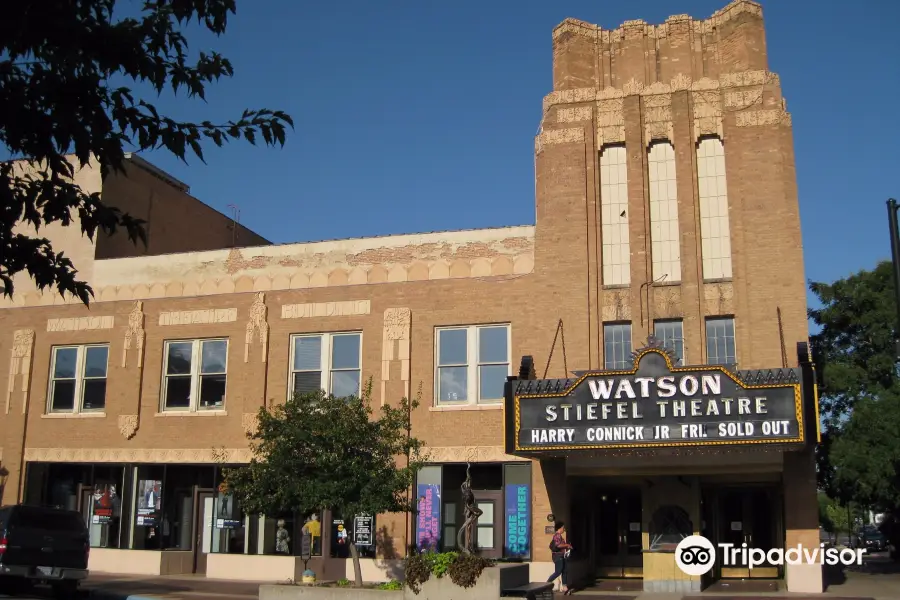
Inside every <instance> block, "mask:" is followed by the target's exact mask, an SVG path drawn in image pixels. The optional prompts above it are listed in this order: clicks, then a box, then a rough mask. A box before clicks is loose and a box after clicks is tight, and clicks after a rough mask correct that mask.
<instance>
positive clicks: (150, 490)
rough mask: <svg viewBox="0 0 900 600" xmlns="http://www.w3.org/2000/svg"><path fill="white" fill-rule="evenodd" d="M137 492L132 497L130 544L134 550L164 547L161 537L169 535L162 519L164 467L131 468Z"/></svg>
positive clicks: (168, 530) (167, 527)
mask: <svg viewBox="0 0 900 600" xmlns="http://www.w3.org/2000/svg"><path fill="white" fill-rule="evenodd" d="M135 472H136V473H135V479H136V480H137V491H136V495H135V498H134V505H135V511H134V523H133V524H134V528H133V530H132V540H131V547H132V548H134V549H135V550H159V549H161V548H164V547H167V545H168V544H167V542H165V541H164V540H163V538H168V537H169V536H170V534H171V530H170V524H169V523H167V522H166V521H165V520H164V518H163V513H162V511H163V491H164V489H163V479H164V477H165V466H163V465H144V466H140V467H135Z"/></svg>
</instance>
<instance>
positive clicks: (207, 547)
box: [193, 490, 216, 575]
mask: <svg viewBox="0 0 900 600" xmlns="http://www.w3.org/2000/svg"><path fill="white" fill-rule="evenodd" d="M196 498H197V502H196V506H197V520H196V522H195V524H194V531H196V532H197V535H196V539H195V540H194V544H193V549H194V573H196V574H198V575H206V558H207V556H208V555H209V553H210V552H212V539H213V526H214V525H215V519H216V510H215V504H216V496H215V493H214V492H213V491H212V490H197V494H196Z"/></svg>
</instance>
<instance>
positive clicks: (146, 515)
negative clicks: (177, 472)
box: [135, 479, 162, 527]
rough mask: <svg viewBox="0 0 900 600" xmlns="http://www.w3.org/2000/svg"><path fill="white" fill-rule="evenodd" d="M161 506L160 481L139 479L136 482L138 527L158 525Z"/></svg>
mask: <svg viewBox="0 0 900 600" xmlns="http://www.w3.org/2000/svg"><path fill="white" fill-rule="evenodd" d="M161 506H162V481H159V480H157V479H141V480H140V481H138V510H137V521H136V523H135V524H136V525H137V526H138V527H155V526H157V525H159V513H160V507H161Z"/></svg>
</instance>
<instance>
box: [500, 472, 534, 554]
mask: <svg viewBox="0 0 900 600" xmlns="http://www.w3.org/2000/svg"><path fill="white" fill-rule="evenodd" d="M528 488H529V486H528V485H527V484H522V483H518V484H507V485H506V552H505V553H504V555H505V556H506V557H508V558H528V557H529V555H530V554H531V552H530V550H531V548H530V544H529V540H530V538H531V535H530V534H531V514H530V513H531V510H530V503H529V500H530V497H529V496H530V493H529V489H528Z"/></svg>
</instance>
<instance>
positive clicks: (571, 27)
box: [553, 0, 762, 44]
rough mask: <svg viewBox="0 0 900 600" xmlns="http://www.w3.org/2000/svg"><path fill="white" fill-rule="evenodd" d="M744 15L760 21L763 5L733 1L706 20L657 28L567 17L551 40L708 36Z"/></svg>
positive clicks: (674, 19) (687, 19)
mask: <svg viewBox="0 0 900 600" xmlns="http://www.w3.org/2000/svg"><path fill="white" fill-rule="evenodd" d="M743 14H749V15H752V16H755V17H759V18H762V6H761V5H759V4H758V3H756V2H752V1H751V0H734V1H733V2H731V3H730V4H728V5H727V6H725V7H724V8H721V9H719V10H717V11H716V12H714V13H713V14H712V16H710V17H709V18H706V19H694V18H693V17H691V16H690V15H686V14H681V15H672V16H671V17H669V18H667V19H666V20H665V22H664V23H660V24H658V25H651V24H649V23H647V22H646V21H644V20H643V19H634V20H631V21H625V22H624V23H622V24H621V25H619V26H618V27H616V28H615V29H603V28H602V27H600V26H599V25H595V24H593V23H588V22H587V21H582V20H580V19H572V18H568V19H565V20H563V22H562V23H560V24H559V25H557V26H556V27H554V28H553V41H554V42H556V41H557V40H560V39H561V38H562V37H563V36H564V35H565V34H571V35H575V36H579V37H581V38H584V39H586V40H588V41H590V42H592V43H595V44H611V43H619V42H621V41H622V40H623V39H632V38H639V37H642V36H647V37H649V38H653V39H664V38H667V37H669V36H670V35H673V34H676V33H679V32H685V33H686V32H689V31H693V32H694V33H696V34H701V35H702V34H706V33H711V32H712V31H713V30H714V29H716V28H718V27H721V26H723V25H725V24H726V23H728V22H729V21H731V20H733V19H736V18H738V17H739V16H741V15H743Z"/></svg>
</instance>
